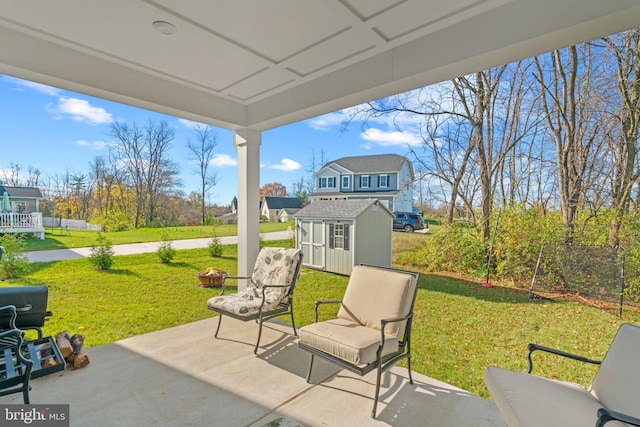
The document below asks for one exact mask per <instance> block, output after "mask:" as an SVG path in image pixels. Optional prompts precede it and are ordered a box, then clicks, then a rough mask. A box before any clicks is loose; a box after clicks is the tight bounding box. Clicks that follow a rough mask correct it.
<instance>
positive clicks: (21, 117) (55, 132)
mask: <svg viewBox="0 0 640 427" xmlns="http://www.w3.org/2000/svg"><path fill="white" fill-rule="evenodd" d="M345 114H348V112H347V111H338V112H334V113H330V114H326V115H323V116H319V117H316V118H313V119H309V120H304V121H301V122H297V123H293V124H291V125H288V126H283V127H280V128H277V129H272V130H269V131H266V132H263V134H262V146H261V149H260V156H261V171H260V182H261V185H264V184H266V183H272V182H279V183H281V184H284V185H285V186H286V187H287V190H289V191H290V190H291V189H292V184H293V183H294V182H295V181H298V180H299V179H300V178H301V177H303V176H304V177H307V176H309V174H308V172H307V169H308V168H309V166H310V164H311V159H312V153H313V151H315V153H316V156H319V154H320V152H321V151H324V153H325V156H326V159H327V160H334V159H338V158H340V157H345V156H359V155H372V154H387V153H397V154H401V155H405V154H406V153H407V152H408V146H409V144H416V143H418V142H419V138H418V137H417V130H416V124H415V123H411V122H407V123H405V128H406V129H404V128H403V131H402V132H400V131H398V129H397V128H396V127H395V126H394V125H393V124H392V123H391V118H388V119H386V118H385V119H381V120H376V121H372V122H370V123H369V129H368V131H367V132H362V128H361V123H359V122H356V123H352V124H351V125H350V126H349V128H348V130H347V131H346V132H341V124H342V121H343V119H344V117H345ZM149 119H152V120H154V121H161V120H166V121H167V122H168V123H169V125H170V126H173V127H174V129H175V139H174V141H173V148H172V150H173V152H172V153H171V156H172V158H173V159H174V160H175V161H176V162H177V163H178V164H179V165H180V168H181V172H180V179H181V180H182V182H183V187H182V190H183V191H184V193H185V194H189V193H190V192H191V191H197V188H198V184H197V178H196V176H195V175H194V174H193V169H194V165H193V164H192V163H191V161H190V160H189V152H188V150H187V148H186V144H187V138H192V139H193V138H194V137H195V133H194V131H193V126H194V123H193V122H189V121H187V120H183V119H180V118H178V117H172V116H167V115H164V114H159V113H156V112H153V111H149V110H143V109H139V108H134V107H131V106H128V105H123V104H118V103H114V102H111V101H107V100H103V99H99V98H93V97H90V96H86V95H83V94H78V93H75V92H69V91H66V90H61V89H56V88H52V87H49V86H44V85H41V84H37V83H33V82H28V81H25V80H19V79H16V78H13V77H9V76H4V75H0V180H3V178H4V174H3V171H4V170H6V169H8V168H9V166H10V165H11V163H12V162H13V163H18V164H20V165H21V166H22V168H23V170H24V171H25V172H26V169H27V167H29V166H32V167H35V168H37V169H39V170H40V172H41V175H42V176H43V177H47V176H49V177H52V176H54V175H62V174H63V173H64V172H65V170H69V171H71V172H77V173H88V170H89V167H88V165H89V163H90V162H91V161H92V160H93V159H94V158H95V157H96V156H98V155H101V154H105V155H106V153H107V149H108V148H107V147H108V144H109V141H110V138H109V137H108V135H107V133H108V131H109V125H110V123H112V122H114V121H122V122H126V123H129V124H132V123H134V122H136V123H137V124H140V125H142V124H144V123H145V122H146V121H147V120H149ZM214 129H215V130H216V132H217V134H218V145H217V147H216V149H215V151H214V152H215V158H214V160H213V162H212V166H213V168H214V169H215V171H216V173H217V177H218V184H217V185H216V186H215V187H214V189H213V190H212V192H211V201H212V202H213V203H217V204H220V205H228V204H229V203H230V202H231V199H232V198H233V197H234V196H235V195H236V194H237V189H236V188H237V155H236V152H235V150H234V148H233V133H232V132H231V131H229V130H226V129H221V128H214Z"/></svg>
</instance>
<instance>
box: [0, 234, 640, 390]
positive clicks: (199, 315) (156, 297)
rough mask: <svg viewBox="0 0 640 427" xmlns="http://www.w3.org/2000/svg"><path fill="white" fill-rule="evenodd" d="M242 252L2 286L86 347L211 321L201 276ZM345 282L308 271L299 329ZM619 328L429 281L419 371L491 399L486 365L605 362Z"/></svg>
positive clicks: (73, 263) (194, 254) (450, 282)
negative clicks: (535, 351)
mask: <svg viewBox="0 0 640 427" xmlns="http://www.w3.org/2000/svg"><path fill="white" fill-rule="evenodd" d="M424 238H425V236H424V235H415V234H414V235H407V234H404V233H394V244H396V243H397V241H399V240H401V241H403V242H404V244H406V245H407V246H410V242H411V241H414V242H415V241H419V240H418V239H424ZM405 239H406V240H405ZM407 242H409V243H407ZM269 244H270V245H281V246H285V245H287V244H288V242H286V241H281V242H269ZM236 253H237V247H236V246H225V247H224V253H223V257H222V258H211V257H210V256H209V255H208V253H207V250H206V249H194V250H185V251H178V252H177V255H176V257H175V259H174V261H173V262H172V263H171V264H160V263H159V262H158V258H157V256H156V254H153V253H151V254H142V255H129V256H121V257H116V262H115V264H114V266H113V269H112V270H111V271H95V270H94V269H93V268H92V266H91V265H90V264H89V261H88V260H86V259H77V260H69V261H61V262H52V263H38V264H34V265H33V266H34V269H33V271H32V272H31V273H30V274H29V275H28V276H26V277H24V278H21V279H15V280H7V281H5V282H2V284H1V285H0V286H20V285H36V284H46V285H48V286H49V289H50V291H49V309H50V310H52V311H53V313H54V315H53V317H51V319H50V320H49V321H48V322H47V324H46V326H45V328H44V332H45V334H46V335H53V334H55V333H57V332H59V331H62V330H67V331H69V333H70V334H74V333H83V334H85V335H86V341H85V344H86V345H87V346H89V347H93V346H97V345H102V344H107V343H110V342H113V341H116V340H120V339H123V338H126V337H130V336H134V335H139V334H143V333H146V332H150V331H154V330H158V329H162V328H168V327H172V326H177V325H181V324H184V323H188V322H192V321H196V320H200V319H205V318H208V317H211V316H212V315H214V314H213V313H212V312H210V311H209V310H207V309H206V305H205V304H206V300H207V299H208V298H209V297H211V296H212V295H216V294H217V293H218V291H217V290H215V289H206V288H200V287H199V286H198V283H199V282H198V280H197V279H196V277H195V274H196V272H197V271H199V270H202V269H204V268H206V267H210V266H211V267H216V268H219V269H222V270H225V271H227V272H228V273H230V274H234V273H236V265H237V264H236V263H237V260H236ZM347 280H348V278H347V277H345V276H340V275H336V274H331V273H325V272H321V271H317V270H311V269H303V270H302V273H301V276H300V281H299V286H298V288H297V292H296V296H295V312H296V323H297V324H298V326H303V325H306V324H309V323H310V322H312V321H313V304H314V301H315V300H317V299H325V298H329V299H332V298H341V296H342V294H343V293H344V288H345V287H346V283H347ZM323 313H324V316H325V317H328V316H331V315H333V314H335V312H334V313H331V312H330V311H329V310H326V311H324V312H323ZM283 320H285V321H286V320H287V318H286V316H285V317H284V318H283ZM625 321H628V322H633V323H640V314H638V313H637V312H633V311H625ZM620 323H621V320H620V319H619V318H618V317H616V316H615V315H613V314H611V313H608V312H606V311H602V310H599V309H597V308H594V307H589V306H585V305H582V304H578V303H574V302H568V301H563V302H549V301H537V302H529V301H528V300H527V296H526V294H525V293H523V292H522V291H518V290H513V289H507V288H501V287H497V286H494V287H493V288H483V287H481V286H480V285H479V284H478V283H475V282H469V281H465V280H461V279H455V278H450V277H446V276H442V275H435V274H422V276H421V279H420V287H419V291H418V297H417V302H416V310H415V320H414V327H413V335H412V337H413V341H412V350H413V369H414V370H416V371H418V372H421V373H423V374H425V375H428V376H430V377H433V378H436V379H438V380H441V381H445V382H447V383H450V384H453V385H456V386H458V387H461V388H463V389H466V390H468V391H471V392H473V393H477V394H479V395H481V396H485V397H486V396H487V391H486V389H485V386H484V381H483V377H482V375H483V371H484V368H485V367H486V366H487V365H497V366H501V367H505V368H511V369H515V370H519V371H524V370H525V368H526V359H525V354H526V346H527V343H529V342H538V343H541V344H545V345H548V346H551V347H559V348H563V349H565V350H567V351H571V352H577V353H580V354H584V355H586V356H589V357H592V358H601V357H602V356H603V355H604V353H605V351H606V349H607V347H608V344H609V342H610V341H611V339H612V338H613V335H614V333H615V331H616V330H617V328H618V325H619V324H620ZM212 334H213V333H212ZM537 357H538V358H539V359H540V360H541V362H542V363H539V364H538V363H537V364H536V373H539V374H542V375H548V376H553V377H557V378H562V379H566V380H570V381H576V382H579V383H582V384H585V385H586V384H588V383H589V382H590V380H591V378H592V377H593V374H594V370H593V368H591V367H585V366H582V365H581V364H579V363H577V362H567V361H559V360H557V359H552V358H551V357H545V356H544V355H542V354H541V355H539V356H537ZM543 359H544V360H543Z"/></svg>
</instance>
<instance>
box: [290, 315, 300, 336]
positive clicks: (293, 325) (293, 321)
mask: <svg viewBox="0 0 640 427" xmlns="http://www.w3.org/2000/svg"><path fill="white" fill-rule="evenodd" d="M291 326H292V327H293V335H295V336H296V337H297V336H298V331H297V330H296V321H295V320H293V310H291Z"/></svg>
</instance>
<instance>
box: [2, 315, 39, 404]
mask: <svg viewBox="0 0 640 427" xmlns="http://www.w3.org/2000/svg"><path fill="white" fill-rule="evenodd" d="M0 314H8V315H9V321H8V323H9V329H6V330H4V331H2V332H0V396H6V395H8V394H13V393H20V392H22V398H23V401H24V403H25V404H28V403H29V381H30V380H31V372H32V370H33V362H32V361H31V360H30V359H27V358H26V357H24V355H23V351H24V350H23V348H22V343H23V340H22V331H21V330H20V329H18V328H16V325H15V320H16V308H15V307H14V306H12V305H8V306H4V307H0Z"/></svg>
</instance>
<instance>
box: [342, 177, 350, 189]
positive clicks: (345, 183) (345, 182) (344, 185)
mask: <svg viewBox="0 0 640 427" xmlns="http://www.w3.org/2000/svg"><path fill="white" fill-rule="evenodd" d="M342 188H349V177H348V176H343V177H342Z"/></svg>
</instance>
